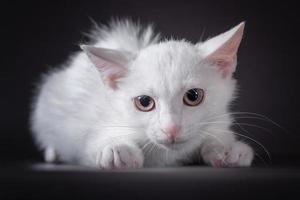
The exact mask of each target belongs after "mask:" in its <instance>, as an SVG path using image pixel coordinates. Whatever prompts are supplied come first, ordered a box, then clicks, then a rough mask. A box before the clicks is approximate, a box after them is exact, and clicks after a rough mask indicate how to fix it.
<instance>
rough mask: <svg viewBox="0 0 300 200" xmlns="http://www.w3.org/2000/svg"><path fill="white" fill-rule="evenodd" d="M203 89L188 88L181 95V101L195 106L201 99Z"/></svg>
mask: <svg viewBox="0 0 300 200" xmlns="http://www.w3.org/2000/svg"><path fill="white" fill-rule="evenodd" d="M203 97H204V91H203V90H202V89H200V88H193V89H190V90H188V91H187V92H186V93H185V94H184V96H183V103H184V104H185V105H187V106H197V105H199V104H200V103H201V102H202V101H203Z"/></svg>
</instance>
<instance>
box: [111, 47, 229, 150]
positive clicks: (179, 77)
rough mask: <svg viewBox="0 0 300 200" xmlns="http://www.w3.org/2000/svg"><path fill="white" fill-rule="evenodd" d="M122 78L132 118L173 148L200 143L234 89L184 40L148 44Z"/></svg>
mask: <svg viewBox="0 0 300 200" xmlns="http://www.w3.org/2000/svg"><path fill="white" fill-rule="evenodd" d="M120 81H121V82H120V84H119V85H120V87H119V89H118V90H117V91H116V95H120V98H119V99H120V101H119V102H120V104H123V105H122V107H124V108H126V111H124V112H127V113H128V118H130V119H129V120H130V121H131V122H133V123H134V124H135V125H136V126H139V127H143V128H142V129H143V130H141V135H143V134H144V135H143V137H145V138H147V139H150V140H151V141H153V142H155V143H157V144H159V145H161V146H163V147H166V148H170V149H181V148H184V146H185V145H191V143H200V141H201V138H202V137H204V136H205V133H204V132H205V126H206V124H205V122H207V121H209V118H211V117H213V116H215V115H216V114H218V113H222V112H224V111H225V109H226V106H227V105H228V103H229V102H230V100H231V98H232V93H233V89H234V82H233V81H232V80H231V79H224V78H222V76H221V74H220V73H219V71H218V70H217V69H216V68H214V67H213V66H210V65H208V64H207V63H205V62H203V56H202V55H201V52H199V50H198V49H197V48H196V47H195V46H194V45H192V44H189V43H187V42H183V41H169V42H166V43H161V44H157V45H153V46H151V47H149V48H147V49H144V50H143V51H141V52H140V54H139V55H138V56H137V58H136V59H135V60H134V61H133V62H132V63H131V68H130V72H129V73H128V76H125V77H124V78H123V79H121V80H120ZM121 101H122V102H121Z"/></svg>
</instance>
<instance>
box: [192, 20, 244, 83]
mask: <svg viewBox="0 0 300 200" xmlns="http://www.w3.org/2000/svg"><path fill="white" fill-rule="evenodd" d="M244 26H245V22H242V23H240V24H239V25H237V26H235V27H234V28H232V29H230V30H229V31H227V32H225V33H222V34H220V35H218V36H216V37H213V38H211V39H209V40H207V41H205V42H204V43H202V44H197V46H198V48H199V49H200V50H201V52H202V53H203V54H204V56H205V60H206V61H208V62H210V63H213V64H214V65H216V66H217V67H218V68H219V70H220V71H221V73H222V76H223V77H224V78H225V77H228V76H231V74H232V73H233V72H234V71H235V67H236V62H237V51H238V48H239V45H240V42H241V40H242V37H243V32H244Z"/></svg>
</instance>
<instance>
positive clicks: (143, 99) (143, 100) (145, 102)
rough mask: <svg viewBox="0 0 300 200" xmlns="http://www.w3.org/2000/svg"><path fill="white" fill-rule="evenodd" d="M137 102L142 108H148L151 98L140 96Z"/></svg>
mask: <svg viewBox="0 0 300 200" xmlns="http://www.w3.org/2000/svg"><path fill="white" fill-rule="evenodd" d="M139 101H140V104H141V105H142V106H144V107H148V106H149V104H150V102H151V98H150V97H149V96H146V95H142V96H139Z"/></svg>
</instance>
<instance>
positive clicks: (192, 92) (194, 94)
mask: <svg viewBox="0 0 300 200" xmlns="http://www.w3.org/2000/svg"><path fill="white" fill-rule="evenodd" d="M198 97H199V96H198V92H197V90H196V89H191V90H189V91H188V92H187V98H188V99H189V100H190V101H196V100H197V99H198Z"/></svg>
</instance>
